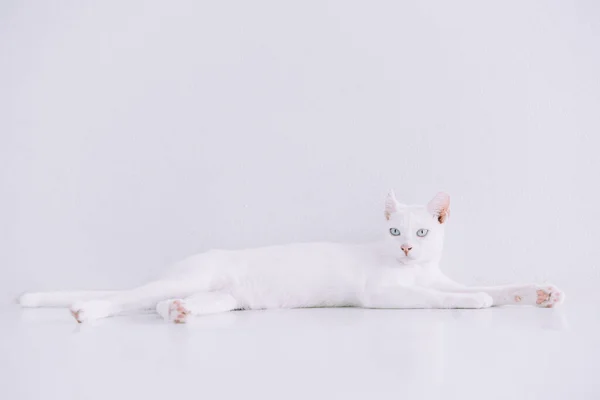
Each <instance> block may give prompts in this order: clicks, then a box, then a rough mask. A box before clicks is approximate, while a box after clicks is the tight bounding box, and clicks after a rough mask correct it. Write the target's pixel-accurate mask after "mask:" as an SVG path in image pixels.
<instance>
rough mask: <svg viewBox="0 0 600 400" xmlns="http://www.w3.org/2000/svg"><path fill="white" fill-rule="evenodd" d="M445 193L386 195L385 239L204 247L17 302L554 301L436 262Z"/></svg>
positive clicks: (178, 305) (88, 307)
mask: <svg viewBox="0 0 600 400" xmlns="http://www.w3.org/2000/svg"><path fill="white" fill-rule="evenodd" d="M449 207H450V198H449V196H448V195H447V194H445V193H439V194H438V195H437V196H435V198H434V199H433V200H431V201H430V202H429V204H427V206H407V205H403V204H400V203H398V201H397V200H396V198H395V196H394V193H393V192H390V193H389V194H388V197H387V199H386V203H385V217H386V219H387V227H386V232H385V238H384V240H382V241H380V242H376V243H370V244H359V245H355V244H334V243H305V244H304V243H303V244H291V245H285V246H273V247H263V248H257V249H248V250H237V251H230V250H211V251H208V252H206V253H202V254H197V255H195V256H192V257H190V258H188V259H186V260H183V261H181V262H179V263H176V264H175V265H173V266H172V267H171V268H169V269H168V270H167V272H166V273H165V274H164V275H163V276H162V277H161V278H160V279H159V280H156V281H154V282H150V283H148V284H146V285H143V286H140V287H138V288H135V289H132V290H125V291H81V292H49V293H25V294H23V295H22V296H21V297H20V298H19V302H20V304H21V305H22V306H23V307H43V306H55V307H67V306H70V309H71V313H72V314H73V316H74V317H75V319H76V320H77V321H78V322H86V321H92V320H96V319H99V318H104V317H109V316H113V315H117V314H119V313H121V312H123V311H130V310H136V309H144V308H154V307H155V308H156V311H157V312H158V313H159V314H160V315H162V316H163V317H164V318H165V319H166V320H168V321H174V322H177V323H183V322H186V321H187V319H188V317H189V316H190V315H202V314H210V313H218V312H225V311H231V310H256V309H271V308H299V307H342V306H352V307H365V308H486V307H490V306H492V305H495V306H499V305H506V304H512V305H537V306H540V307H553V306H555V305H558V304H560V303H562V301H563V300H564V294H563V293H562V292H561V291H560V290H558V289H557V288H556V287H554V286H552V285H536V284H529V285H513V286H496V287H466V286H463V285H461V284H458V283H456V282H454V281H452V280H451V279H449V278H448V277H446V276H445V275H444V274H443V273H442V272H441V271H440V269H439V267H438V264H439V261H440V258H441V255H442V247H443V243H444V228H445V225H446V221H447V219H448V216H449V211H450V208H449Z"/></svg>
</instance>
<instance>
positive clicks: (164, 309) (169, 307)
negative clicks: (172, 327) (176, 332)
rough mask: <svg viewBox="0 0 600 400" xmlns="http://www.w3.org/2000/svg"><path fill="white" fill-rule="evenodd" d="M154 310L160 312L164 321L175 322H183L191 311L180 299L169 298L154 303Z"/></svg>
mask: <svg viewBox="0 0 600 400" xmlns="http://www.w3.org/2000/svg"><path fill="white" fill-rule="evenodd" d="M156 312H157V313H158V314H160V316H161V317H163V318H164V319H165V321H169V322H175V323H176V324H185V323H186V322H187V318H188V316H190V315H191V314H192V313H191V312H190V310H189V309H188V307H187V306H186V304H185V300H182V299H170V300H164V301H161V302H160V303H158V304H157V305H156Z"/></svg>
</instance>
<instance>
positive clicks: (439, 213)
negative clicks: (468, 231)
mask: <svg viewBox="0 0 600 400" xmlns="http://www.w3.org/2000/svg"><path fill="white" fill-rule="evenodd" d="M427 211H429V212H430V213H431V214H432V215H433V216H434V217H435V218H436V219H437V220H438V222H439V223H440V224H443V223H444V222H446V220H447V219H448V217H449V216H450V196H448V194H447V193H443V192H440V193H438V194H436V195H435V197H434V198H433V199H431V201H430V202H429V203H428V204H427Z"/></svg>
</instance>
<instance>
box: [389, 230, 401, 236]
mask: <svg viewBox="0 0 600 400" xmlns="http://www.w3.org/2000/svg"><path fill="white" fill-rule="evenodd" d="M390 233H391V234H392V236H400V229H398V228H390Z"/></svg>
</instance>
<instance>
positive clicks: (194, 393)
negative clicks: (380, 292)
mask: <svg viewBox="0 0 600 400" xmlns="http://www.w3.org/2000/svg"><path fill="white" fill-rule="evenodd" d="M1 314H2V325H1V326H0V332H1V336H0V346H1V347H0V348H1V350H2V352H1V355H2V357H1V361H0V362H1V364H0V366H1V367H2V370H3V371H4V373H3V379H2V380H3V384H2V391H1V392H2V398H4V399H15V400H33V399H36V400H37V399H61V400H70V399H92V400H95V399H103V400H104V399H131V400H136V399H167V398H168V399H177V398H181V399H188V398H195V399H211V400H212V399H244V398H249V399H254V398H256V399H261V400H262V399H328V398H330V399H410V400H412V399H429V398H431V399H435V398H444V399H455V398H456V399H503V400H507V399H544V400H551V399H565V398H568V399H577V400H581V399H600V383H599V379H598V373H597V364H596V360H597V359H598V358H599V357H600V335H599V334H600V313H598V311H597V310H595V309H593V308H588V309H584V308H578V307H575V306H573V305H571V304H565V306H564V307H562V308H558V309H538V308H527V307H513V308H508V307H507V308H494V309H487V310H361V309H349V308H348V309H310V310H281V311H242V312H233V313H226V314H220V315H213V316H208V317H198V318H195V319H194V320H193V321H192V322H191V323H189V324H187V325H175V324H167V323H164V322H163V321H162V320H161V319H159V317H158V316H157V315H154V314H142V315H131V316H122V317H116V318H111V319H107V320H104V321H100V322H98V323H96V324H95V325H92V326H85V325H77V324H76V323H75V322H74V320H73V318H72V317H71V316H70V315H69V313H68V312H67V311H66V310H56V309H54V310H49V309H44V310H36V309H29V310H21V309H19V308H18V307H17V306H10V307H7V308H5V309H4V310H2V311H1Z"/></svg>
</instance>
